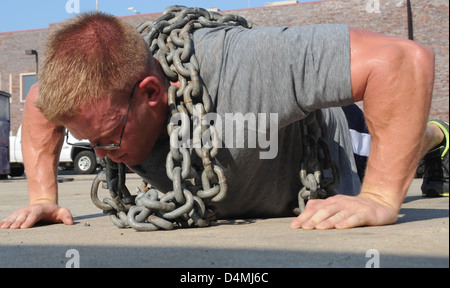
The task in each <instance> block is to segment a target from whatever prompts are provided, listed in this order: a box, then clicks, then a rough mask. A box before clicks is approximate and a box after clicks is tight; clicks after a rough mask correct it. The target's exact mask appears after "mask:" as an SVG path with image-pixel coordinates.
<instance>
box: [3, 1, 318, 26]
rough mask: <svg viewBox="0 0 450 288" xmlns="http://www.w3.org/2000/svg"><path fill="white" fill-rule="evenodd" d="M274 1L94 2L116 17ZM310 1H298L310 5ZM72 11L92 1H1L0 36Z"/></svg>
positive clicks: (46, 23) (87, 6) (64, 16)
mask: <svg viewBox="0 0 450 288" xmlns="http://www.w3.org/2000/svg"><path fill="white" fill-rule="evenodd" d="M271 1H275V0H189V1H187V0H174V1H172V0H98V2H99V10H100V11H103V12H107V13H110V14H113V15H116V16H126V15H133V14H134V12H132V11H129V10H128V8H129V7H134V8H135V9H136V10H137V11H139V12H140V13H141V14H145V13H156V12H162V11H163V10H164V9H165V8H166V7H168V6H171V5H175V4H179V5H184V6H189V7H202V8H212V7H215V8H219V9H220V10H232V9H242V8H249V7H261V6H264V5H265V3H266V2H271ZM311 1H314V0H300V1H298V2H311ZM68 2H70V3H69V4H72V5H70V6H69V7H70V9H72V10H73V9H76V6H75V5H74V4H73V3H76V2H78V3H79V10H80V12H86V11H92V10H95V6H96V0H39V1H37V0H20V1H19V0H2V1H0V33H1V32H9V31H19V30H30V29H40V28H48V26H49V24H50V23H56V22H61V21H64V20H66V19H68V18H70V17H71V16H73V14H70V13H68V11H67V10H66V4H67V3H68Z"/></svg>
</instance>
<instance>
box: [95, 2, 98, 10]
mask: <svg viewBox="0 0 450 288" xmlns="http://www.w3.org/2000/svg"><path fill="white" fill-rule="evenodd" d="M95 10H96V11H98V0H95Z"/></svg>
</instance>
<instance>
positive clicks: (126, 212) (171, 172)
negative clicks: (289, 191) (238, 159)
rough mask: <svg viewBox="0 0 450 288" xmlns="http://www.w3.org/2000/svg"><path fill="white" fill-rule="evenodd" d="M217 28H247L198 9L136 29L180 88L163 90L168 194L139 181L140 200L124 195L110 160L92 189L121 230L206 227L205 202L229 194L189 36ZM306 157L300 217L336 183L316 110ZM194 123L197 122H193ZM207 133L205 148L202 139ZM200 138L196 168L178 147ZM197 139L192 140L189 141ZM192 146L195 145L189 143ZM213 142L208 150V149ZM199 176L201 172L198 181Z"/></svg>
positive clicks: (309, 122)
mask: <svg viewBox="0 0 450 288" xmlns="http://www.w3.org/2000/svg"><path fill="white" fill-rule="evenodd" d="M218 26H242V27H246V28H251V26H252V24H251V23H249V22H247V21H246V20H245V19H244V18H242V17H240V16H236V15H221V14H219V13H216V12H211V11H207V10H205V9H201V8H187V7H184V6H171V7H169V8H167V9H166V10H165V11H164V12H163V15H162V16H161V17H159V18H158V19H157V20H156V21H155V22H145V23H143V24H141V25H140V26H139V27H138V28H137V29H138V32H140V33H143V32H145V31H147V32H148V34H146V35H145V36H144V40H145V41H146V42H147V44H148V45H149V47H150V50H151V52H152V53H153V54H154V55H155V57H156V58H157V59H158V60H159V62H160V64H161V67H162V69H163V71H164V73H165V74H166V76H167V78H168V79H169V80H170V81H171V82H173V83H176V82H179V87H178V86H176V85H171V86H170V87H169V90H168V102H169V110H170V113H171V115H172V116H176V115H182V116H181V118H182V119H187V120H188V121H180V122H181V123H174V122H172V121H171V122H170V123H169V124H168V126H167V129H168V134H169V137H170V143H171V145H170V152H169V153H168V155H167V158H166V174H167V177H168V178H169V179H170V180H172V182H173V191H170V192H168V193H165V194H162V193H160V192H158V191H157V190H155V189H153V188H152V187H151V186H149V185H148V183H145V182H143V183H142V185H141V187H138V188H136V189H137V190H136V193H137V195H135V196H133V195H131V194H130V193H129V191H128V189H127V188H126V186H125V173H126V167H125V165H124V164H117V163H114V162H112V161H111V160H109V159H107V158H106V159H105V160H106V165H105V166H106V169H105V171H102V172H100V173H99V174H98V175H97V177H96V178H95V180H94V183H93V184H92V189H91V198H92V201H93V203H94V204H95V205H96V206H97V207H98V208H100V209H102V210H103V211H104V213H107V214H110V215H111V220H112V222H113V223H114V224H115V225H116V226H118V227H120V228H125V227H132V228H134V229H136V230H138V231H153V230H158V229H166V230H170V229H173V228H174V227H175V226H179V227H205V226H209V225H210V222H211V221H212V220H214V213H213V211H212V210H210V209H209V206H208V205H209V204H211V203H214V202H219V201H221V200H222V199H223V198H224V197H225V196H226V193H227V182H226V178H225V175H224V172H223V171H222V169H221V168H220V167H219V166H217V165H215V161H214V159H215V157H216V155H217V153H218V147H219V145H218V144H219V143H218V142H217V141H218V139H219V137H218V136H217V131H216V130H215V129H214V126H213V125H209V124H208V122H207V121H205V119H204V117H203V116H204V115H206V114H207V113H209V112H210V111H211V109H212V107H211V99H210V96H209V93H208V91H207V88H206V86H205V85H204V83H203V82H202V79H201V77H200V75H199V65H198V62H197V58H196V56H195V54H194V49H193V45H192V44H193V40H192V33H193V32H194V31H195V30H196V29H200V28H204V27H218ZM194 111H195V113H196V116H198V115H199V114H200V117H199V118H200V120H199V121H200V125H194V126H196V128H195V129H194V131H193V132H190V131H192V129H191V128H192V126H193V123H192V122H193V121H194V120H195V119H194ZM302 123H303V124H302V137H303V138H302V139H303V143H302V146H303V147H304V148H303V159H304V160H305V161H304V163H302V169H301V171H300V179H301V182H302V184H303V186H304V188H303V189H302V190H301V191H300V192H299V194H298V198H299V208H297V209H295V210H294V212H296V213H300V212H301V211H303V209H304V203H305V201H307V200H308V199H312V198H325V197H327V196H329V195H331V194H332V189H334V187H335V186H336V185H337V184H336V180H337V179H339V177H338V176H337V177H336V175H337V169H336V166H335V165H334V163H333V162H332V160H331V157H330V156H329V152H328V148H327V145H326V143H325V141H324V140H323V137H322V135H325V132H324V131H325V130H324V128H325V127H320V126H319V125H318V124H317V121H316V113H311V114H310V116H309V117H308V118H307V119H306V121H302ZM197 124H199V123H197ZM205 133H206V134H207V135H210V136H211V141H207V142H208V144H206V143H203V141H204V139H203V137H202V135H205ZM186 134H187V135H188V136H189V137H188V138H189V139H194V142H195V141H200V143H192V142H191V143H190V144H193V146H194V147H195V149H194V151H193V152H195V155H196V156H197V157H198V158H199V159H201V163H202V164H201V165H199V166H195V165H194V163H193V162H194V161H193V160H192V159H193V157H194V156H195V155H194V153H192V151H191V150H189V149H188V147H187V146H185V147H183V145H181V147H178V146H180V145H175V143H178V142H179V140H180V139H186V137H185V136H186ZM193 136H194V137H193ZM191 141H192V140H191ZM211 143H212V145H211ZM329 168H330V169H332V170H333V175H334V177H332V178H331V179H330V178H323V177H322V169H329ZM196 175H201V177H200V179H198V178H199V177H197V176H196ZM100 185H102V187H103V188H105V189H108V190H109V193H110V195H111V197H112V198H105V199H103V201H100V199H99V198H98V189H99V187H100Z"/></svg>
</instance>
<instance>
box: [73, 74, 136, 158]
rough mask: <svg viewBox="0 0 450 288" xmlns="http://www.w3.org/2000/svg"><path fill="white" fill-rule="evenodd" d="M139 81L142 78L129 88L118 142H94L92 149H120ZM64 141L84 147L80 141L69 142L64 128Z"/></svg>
mask: <svg viewBox="0 0 450 288" xmlns="http://www.w3.org/2000/svg"><path fill="white" fill-rule="evenodd" d="M141 82H142V80H139V81H138V82H136V84H134V86H133V89H132V90H131V95H130V101H129V104H128V110H127V114H126V115H125V121H124V122H123V127H122V132H121V133H120V138H119V144H116V143H113V144H103V145H102V144H99V143H95V144H94V145H91V148H93V149H104V150H117V149H120V146H121V144H122V138H123V133H124V132H125V126H126V125H127V120H128V114H129V113H130V108H131V103H132V102H133V95H134V91H135V90H136V87H137V86H138V85H139V83H141ZM66 143H67V144H69V145H73V146H75V147H80V146H81V147H84V148H86V146H83V145H80V143H78V144H75V143H69V130H66Z"/></svg>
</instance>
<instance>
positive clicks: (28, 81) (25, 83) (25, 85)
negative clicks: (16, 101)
mask: <svg viewBox="0 0 450 288" xmlns="http://www.w3.org/2000/svg"><path fill="white" fill-rule="evenodd" d="M34 83H36V73H24V74H20V101H21V102H25V100H26V99H27V95H28V92H30V88H31V86H33V84H34Z"/></svg>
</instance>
